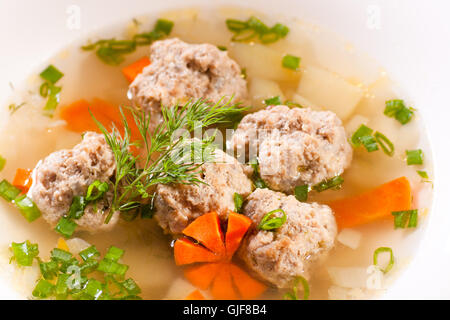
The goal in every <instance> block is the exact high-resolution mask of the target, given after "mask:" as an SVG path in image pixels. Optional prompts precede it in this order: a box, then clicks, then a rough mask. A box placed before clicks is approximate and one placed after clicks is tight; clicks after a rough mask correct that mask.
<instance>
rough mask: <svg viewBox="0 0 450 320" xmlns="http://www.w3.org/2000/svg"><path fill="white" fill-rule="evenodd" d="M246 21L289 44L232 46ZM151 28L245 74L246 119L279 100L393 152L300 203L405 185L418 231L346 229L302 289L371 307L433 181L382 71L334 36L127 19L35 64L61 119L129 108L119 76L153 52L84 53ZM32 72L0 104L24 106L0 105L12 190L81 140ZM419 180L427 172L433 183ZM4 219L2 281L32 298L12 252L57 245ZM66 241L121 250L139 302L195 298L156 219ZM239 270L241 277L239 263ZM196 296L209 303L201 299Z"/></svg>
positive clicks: (357, 154) (414, 235) (410, 238)
mask: <svg viewBox="0 0 450 320" xmlns="http://www.w3.org/2000/svg"><path fill="white" fill-rule="evenodd" d="M250 16H257V17H258V18H259V19H261V20H262V21H264V22H265V23H266V24H267V25H269V26H272V25H275V24H276V23H282V24H284V25H286V26H288V27H289V33H288V34H287V36H285V37H283V38H281V39H279V40H278V41H276V42H273V43H270V44H262V43H260V42H259V41H257V40H254V41H249V42H235V41H232V40H231V39H232V33H231V32H230V31H229V30H228V28H227V25H226V23H225V20H226V19H231V18H232V19H239V20H242V21H246V20H247V19H248V18H249V17H250ZM157 18H163V19H167V20H170V21H173V23H174V26H173V30H172V31H171V33H170V35H169V38H173V37H177V38H179V39H181V40H183V41H185V42H187V43H210V44H213V45H216V46H223V47H225V48H226V51H227V52H228V55H229V57H231V58H232V59H233V60H235V61H236V62H237V63H238V65H239V66H240V68H241V69H242V70H244V73H245V76H246V80H247V87H248V91H249V101H248V103H247V105H249V106H251V108H250V109H249V111H248V112H255V111H257V110H260V109H264V108H265V107H266V106H265V104H264V100H266V99H269V98H272V97H277V96H278V97H280V99H281V101H282V102H286V101H290V102H293V103H295V106H294V107H298V105H301V106H302V107H308V108H311V109H313V110H330V111H333V112H334V113H336V114H337V116H338V117H339V118H340V119H341V120H342V122H343V125H344V127H345V130H346V134H347V137H348V138H349V139H351V137H352V135H353V133H354V132H355V131H357V130H358V128H360V126H361V125H362V124H364V125H366V126H367V127H369V128H371V129H373V130H374V131H378V132H380V133H382V134H383V135H384V136H386V137H387V138H388V139H389V141H390V142H392V144H393V145H394V146H395V152H394V154H393V155H392V156H390V155H387V154H386V153H385V152H383V150H382V149H381V148H379V150H378V151H375V152H368V151H367V150H366V149H365V148H364V147H354V148H353V159H352V162H351V165H350V166H349V167H348V168H347V169H346V170H345V172H344V173H343V174H342V178H343V179H344V183H343V184H342V188H340V189H339V190H334V189H330V190H326V191H323V192H311V193H310V194H309V197H308V202H319V203H328V202H330V201H332V200H336V199H343V198H349V197H353V196H356V195H358V194H361V193H363V192H366V191H368V190H371V189H373V188H375V187H378V186H380V185H382V184H384V183H386V182H389V181H391V180H394V179H396V178H399V177H403V176H404V177H406V178H407V179H408V181H409V183H410V185H411V189H412V196H413V200H412V209H418V223H417V227H416V228H398V229H394V222H393V217H392V215H390V216H389V217H386V218H384V219H379V220H376V221H373V222H371V223H368V224H363V225H359V226H355V227H352V228H351V230H348V229H346V230H341V229H340V230H339V231H338V236H337V239H336V240H335V245H334V248H333V249H332V250H331V252H330V254H329V255H328V256H327V258H326V260H325V261H323V263H321V264H320V265H318V266H317V267H316V268H315V269H314V270H313V272H311V278H310V279H309V287H310V298H311V299H328V298H331V299H351V298H370V297H373V296H374V295H379V294H382V293H383V290H385V289H386V287H387V286H388V285H389V284H390V283H392V281H393V280H394V279H395V278H396V277H397V275H398V273H399V272H400V271H401V270H402V269H403V268H404V267H405V266H406V265H407V264H408V261H409V260H410V259H411V257H412V256H413V255H414V249H415V247H416V246H417V243H418V241H420V237H421V230H422V229H423V228H424V227H425V225H426V215H427V214H428V210H427V208H429V207H430V206H431V203H430V201H431V192H432V183H430V181H432V178H433V169H432V162H431V159H430V157H428V155H430V154H431V153H430V152H429V148H428V144H427V141H426V135H425V134H424V131H423V128H422V124H421V119H420V113H419V112H417V111H416V110H414V111H413V113H414V114H413V116H412V119H411V120H410V121H409V122H408V123H406V124H404V125H403V124H401V123H400V122H399V121H397V120H396V119H395V118H393V117H388V116H386V115H385V114H384V110H385V107H386V101H390V100H394V99H405V100H406V101H407V98H406V97H404V96H402V93H401V91H400V90H399V89H398V88H397V86H396V85H395V84H394V83H393V82H392V81H391V80H390V79H389V77H388V75H387V73H386V71H385V70H383V69H382V68H381V67H379V66H378V65H377V64H376V63H375V62H374V61H373V60H372V59H370V58H368V57H366V56H365V55H363V54H360V53H358V52H357V50H355V48H353V47H352V46H351V45H350V44H348V43H346V42H345V41H343V40H342V39H340V38H339V37H338V36H336V35H335V34H333V33H331V32H329V31H326V30H322V29H321V28H319V27H317V26H314V25H310V24H308V23H307V22H304V21H298V20H295V19H288V18H285V17H272V16H267V15H264V14H262V13H258V12H253V11H250V10H242V9H237V8H221V9H217V10H201V9H183V10H177V11H171V12H163V13H161V14H159V15H158V16H157V17H156V16H141V17H134V20H133V21H130V22H126V23H122V24H118V25H115V26H111V27H109V28H106V29H104V30H103V31H101V32H99V33H98V34H93V35H92V36H91V37H90V38H89V39H80V41H79V42H76V43H73V44H71V45H70V46H68V47H67V48H65V49H64V50H62V51H61V52H59V53H58V54H56V55H55V56H54V57H53V58H52V59H50V60H49V61H46V62H45V63H43V64H42V69H45V68H46V66H48V65H50V64H51V65H54V66H56V67H57V68H58V69H59V70H61V71H62V72H63V73H64V76H63V77H62V78H61V79H60V80H59V81H58V86H61V87H62V89H61V92H60V102H59V105H58V108H60V107H63V106H67V105H70V104H71V103H73V102H74V101H77V100H79V99H86V100H87V101H91V100H92V99H94V98H101V99H102V100H105V101H107V102H109V103H110V104H112V105H115V106H119V105H124V106H127V105H130V100H129V94H127V93H128V89H129V82H128V81H127V80H126V79H125V78H124V76H123V74H122V72H121V68H122V67H123V66H126V65H129V64H131V63H133V62H135V61H137V60H139V59H141V58H142V57H144V56H148V54H149V45H147V46H139V47H137V49H136V50H135V51H134V52H132V53H130V54H127V55H126V56H125V61H124V62H122V63H121V64H120V66H111V65H107V64H105V63H104V62H102V61H101V60H100V59H99V58H98V57H97V56H96V54H95V53H94V52H93V51H84V50H81V49H80V47H81V46H83V45H85V44H86V43H88V42H89V41H96V40H98V39H109V38H112V37H116V38H121V39H122V38H123V39H128V38H130V37H132V36H133V35H134V34H136V33H140V32H143V31H146V30H151V29H152V26H153V25H154V23H155V20H156V19H157ZM286 54H289V55H292V56H294V57H300V58H301V62H300V67H299V70H291V69H289V68H285V67H283V66H282V64H281V61H282V59H283V57H284V56H285V55H286ZM40 72H41V70H37V71H36V72H35V73H31V74H30V76H29V77H28V78H27V79H26V80H25V81H24V83H23V84H20V85H19V84H13V85H12V96H11V101H10V103H8V105H9V104H15V106H16V107H17V106H20V105H21V103H22V102H24V104H23V106H20V108H17V110H14V112H13V111H12V110H11V109H10V108H8V106H5V107H4V110H2V111H1V112H2V114H1V124H0V125H1V127H0V130H1V134H0V137H1V138H0V155H1V156H2V157H3V158H5V159H6V160H7V162H6V166H5V168H4V169H3V170H2V172H1V173H0V177H1V178H2V179H3V178H4V179H7V180H8V181H12V180H13V178H14V175H15V172H16V169H17V168H28V169H32V168H34V167H35V166H36V164H37V163H38V162H39V161H40V160H42V159H43V158H45V157H47V156H48V155H49V154H50V153H52V152H54V151H57V150H60V149H70V148H73V147H74V146H75V145H76V144H77V143H79V142H80V141H81V139H82V137H81V135H80V133H78V132H74V131H72V130H69V129H68V127H67V122H66V121H63V120H62V119H61V118H59V116H58V112H56V113H55V116H54V117H48V116H45V115H43V112H42V110H43V108H44V105H45V104H46V102H47V99H46V98H43V97H42V96H41V95H40V94H39V91H40V86H41V84H42V79H41V78H40V77H39V73H40ZM407 102H408V103H407V104H408V105H410V104H411V103H410V102H409V101H407ZM57 110H59V109H57ZM418 149H421V150H423V154H424V155H425V156H424V162H423V164H422V165H407V163H406V154H405V151H406V150H418ZM418 171H420V172H426V173H427V175H428V177H429V178H424V177H423V176H421V175H420V174H418ZM0 212H1V214H0V223H1V224H2V225H3V230H6V232H5V231H4V232H2V234H1V236H0V242H1V243H0V245H1V247H2V251H1V252H2V253H1V262H0V268H1V270H3V271H2V272H1V276H2V277H4V278H5V281H8V282H11V283H12V284H13V285H14V286H15V287H16V288H17V290H18V292H20V294H22V295H23V296H25V297H31V291H32V290H33V288H34V285H35V280H36V278H37V277H38V275H39V270H38V267H37V266H36V265H34V266H33V267H32V268H29V267H18V266H16V265H15V264H14V263H13V264H10V263H9V260H10V257H11V252H10V250H9V245H10V243H11V242H23V241H25V240H30V241H31V242H32V243H38V244H39V250H40V256H41V257H42V258H45V259H47V258H48V255H49V252H50V251H51V250H52V249H53V248H54V247H55V246H56V243H57V240H58V238H59V237H60V235H59V234H58V233H56V232H54V231H53V230H52V228H50V227H49V225H48V224H47V223H46V222H45V221H44V220H43V219H38V220H36V221H34V222H32V223H29V222H27V221H26V220H25V219H24V218H23V217H22V216H21V215H20V214H19V213H18V211H17V208H15V207H14V206H12V205H11V204H9V203H7V202H6V201H0ZM74 237H76V238H80V239H83V240H84V241H86V242H88V243H89V244H94V245H95V246H96V247H97V248H98V249H99V251H100V252H102V253H104V252H106V250H107V248H108V247H110V246H111V245H114V246H116V247H119V248H122V249H124V250H125V255H124V257H123V263H125V264H127V265H128V266H129V271H128V273H127V276H129V277H131V278H133V279H134V280H135V281H136V282H137V283H138V284H139V286H140V287H141V289H142V293H141V296H142V298H144V299H183V298H185V297H186V296H187V295H188V294H189V293H190V292H192V291H193V290H195V286H193V285H192V284H190V283H189V282H188V281H187V280H186V279H185V277H184V276H183V268H182V267H180V266H176V265H175V262H174V253H173V248H172V246H171V245H172V237H171V236H169V235H165V234H164V233H163V231H162V229H161V228H160V227H159V225H158V223H157V222H156V221H155V220H154V219H140V218H137V219H135V220H134V221H132V222H128V221H125V220H122V219H121V220H120V221H119V223H118V225H117V226H116V227H115V228H114V230H113V231H109V232H101V233H95V234H91V233H89V232H86V231H77V232H76V233H75V235H74ZM379 247H389V248H391V249H392V252H393V253H394V257H395V260H394V261H395V262H394V266H393V269H392V270H390V271H389V272H388V273H386V274H382V275H380V274H379V273H376V272H375V273H374V272H373V268H372V269H370V268H369V267H370V266H372V265H373V264H374V262H373V255H374V251H375V250H376V249H377V248H379ZM384 258H385V256H384V255H383V256H382V255H380V260H382V261H381V262H380V265H381V264H385V263H386V261H384ZM236 263H237V264H240V265H241V266H242V267H243V268H244V269H245V266H243V265H242V264H241V262H239V261H236ZM368 268H369V269H368ZM371 270H372V271H371ZM377 277H378V278H377ZM374 281H375V282H377V281H381V282H380V283H381V284H379V285H375V286H374V285H371V283H373V282H374ZM286 292H287V291H286V290H278V289H275V288H272V287H270V288H269V289H268V290H266V291H265V293H264V294H263V295H262V296H261V298H263V299H282V298H283V296H284V294H285V293H286ZM203 294H204V295H206V296H208V292H207V290H206V291H205V292H203Z"/></svg>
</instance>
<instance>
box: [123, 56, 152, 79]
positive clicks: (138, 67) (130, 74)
mask: <svg viewBox="0 0 450 320" xmlns="http://www.w3.org/2000/svg"><path fill="white" fill-rule="evenodd" d="M149 64H150V59H149V58H148V57H143V58H141V59H139V60H138V61H135V62H133V63H132V64H130V65H129V66H126V67H125V68H123V69H122V73H123V75H124V76H125V78H127V80H128V82H133V80H134V78H136V77H137V75H138V74H140V73H142V70H143V69H144V68H145V67H146V66H148V65H149Z"/></svg>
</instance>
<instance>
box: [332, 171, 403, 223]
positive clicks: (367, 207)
mask: <svg viewBox="0 0 450 320" xmlns="http://www.w3.org/2000/svg"><path fill="white" fill-rule="evenodd" d="M328 205H329V206H330V207H331V209H333V211H334V214H335V217H336V221H337V224H338V227H339V228H340V229H343V228H352V227H356V226H359V225H362V224H366V223H370V222H374V221H377V220H381V219H384V218H389V217H392V215H391V212H393V211H401V210H409V209H411V186H410V184H409V181H408V179H407V178H406V177H401V178H398V179H395V180H392V181H390V182H388V183H385V184H383V185H381V186H379V187H377V188H375V189H373V190H370V191H368V192H365V193H363V194H360V195H357V196H355V197H351V198H345V199H340V200H336V201H332V202H330V203H328Z"/></svg>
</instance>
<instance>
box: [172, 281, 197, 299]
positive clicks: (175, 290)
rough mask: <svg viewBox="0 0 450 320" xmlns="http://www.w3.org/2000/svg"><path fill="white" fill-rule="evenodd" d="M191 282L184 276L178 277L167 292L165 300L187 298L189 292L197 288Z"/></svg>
mask: <svg viewBox="0 0 450 320" xmlns="http://www.w3.org/2000/svg"><path fill="white" fill-rule="evenodd" d="M196 289H197V288H196V287H194V286H193V285H192V284H191V283H190V282H188V281H187V280H185V279H183V278H177V279H175V280H174V281H173V282H172V285H171V286H170V288H169V290H168V291H167V294H166V296H165V298H164V299H165V300H181V299H184V298H186V296H187V295H188V294H190V293H191V292H192V291H194V290H196Z"/></svg>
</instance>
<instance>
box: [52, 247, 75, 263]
mask: <svg viewBox="0 0 450 320" xmlns="http://www.w3.org/2000/svg"><path fill="white" fill-rule="evenodd" d="M51 258H52V260H55V261H58V262H70V261H71V259H72V258H73V256H72V254H71V253H70V252H68V251H66V250H62V249H59V248H55V249H53V250H52V252H51Z"/></svg>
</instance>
